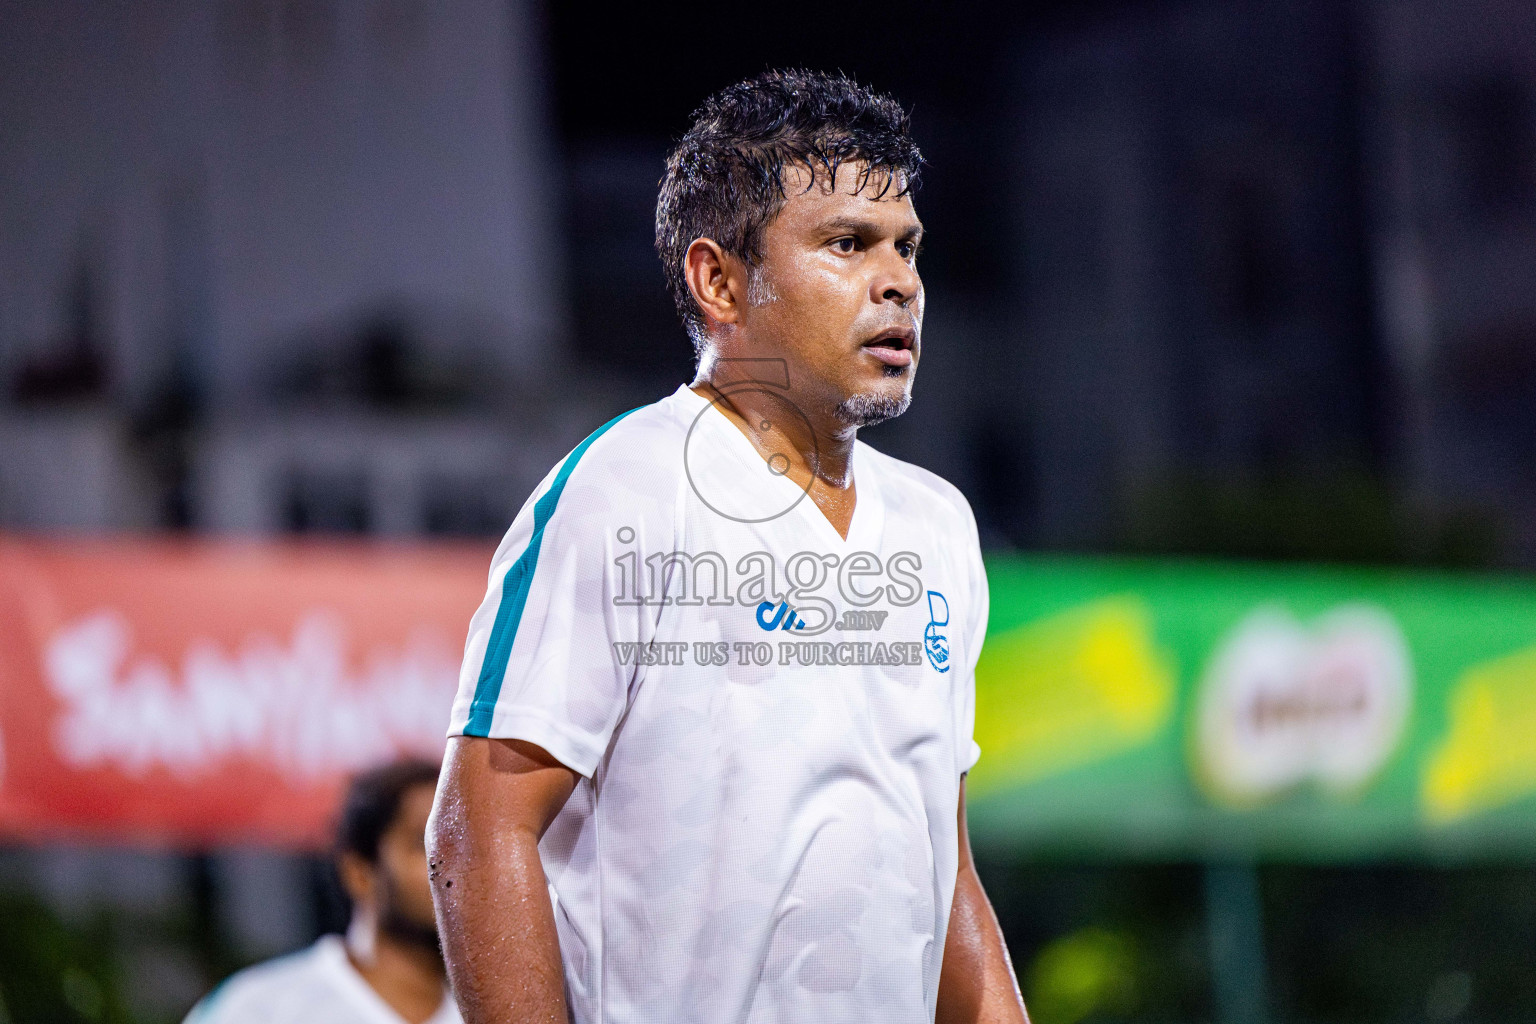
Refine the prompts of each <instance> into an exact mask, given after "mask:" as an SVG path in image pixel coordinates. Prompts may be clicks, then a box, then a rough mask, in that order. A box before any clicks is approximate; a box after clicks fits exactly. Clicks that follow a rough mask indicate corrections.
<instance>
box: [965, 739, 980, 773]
mask: <svg viewBox="0 0 1536 1024" xmlns="http://www.w3.org/2000/svg"><path fill="white" fill-rule="evenodd" d="M980 760H981V744H979V743H977V742H976V741H975V740H971V742H970V749H968V750H967V751H966V752H965V754H964V756H962V757H961V758H960V774H961V775H964V774H965V773H966V772H968V771H970V770H971V769H972V768H974V767H976V762H977V761H980Z"/></svg>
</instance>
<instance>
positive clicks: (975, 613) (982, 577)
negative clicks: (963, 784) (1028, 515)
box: [954, 499, 990, 775]
mask: <svg viewBox="0 0 1536 1024" xmlns="http://www.w3.org/2000/svg"><path fill="white" fill-rule="evenodd" d="M962 501H963V499H962ZM963 508H964V512H965V520H966V526H967V528H968V530H969V535H968V537H967V552H966V564H967V567H968V573H967V575H968V576H969V580H968V583H969V594H970V599H969V600H968V601H967V602H966V607H967V609H968V611H969V618H968V619H967V623H966V625H967V632H966V637H965V640H966V644H965V664H964V666H963V667H964V671H962V672H960V673H959V674H958V675H957V676H956V678H955V683H954V685H955V694H954V704H955V756H956V758H957V766H956V767H957V768H958V769H959V772H960V774H961V775H964V774H965V773H966V772H968V771H970V770H971V769H972V768H974V767H975V766H976V762H977V761H978V760H980V758H981V747H980V746H979V745H978V744H977V743H976V664H977V662H978V661H979V660H980V658H981V647H982V644H983V642H984V641H985V640H986V636H987V614H988V601H989V600H990V594H989V591H988V588H987V570H986V566H985V564H984V563H983V562H982V559H981V541H980V538H979V536H978V534H977V530H976V519H975V517H974V516H973V515H972V514H971V510H970V506H969V505H963Z"/></svg>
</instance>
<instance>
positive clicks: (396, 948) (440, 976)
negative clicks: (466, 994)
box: [347, 921, 446, 1024]
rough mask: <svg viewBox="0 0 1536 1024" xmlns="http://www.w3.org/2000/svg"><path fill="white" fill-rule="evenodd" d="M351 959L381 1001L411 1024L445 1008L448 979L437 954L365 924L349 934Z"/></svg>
mask: <svg viewBox="0 0 1536 1024" xmlns="http://www.w3.org/2000/svg"><path fill="white" fill-rule="evenodd" d="M347 959H348V960H350V961H351V962H352V966H353V967H354V968H356V970H357V973H358V974H360V975H362V976H363V980H364V981H366V982H368V985H369V987H370V988H372V989H373V990H374V991H375V992H377V993H378V994H379V998H380V999H383V1000H384V1002H386V1003H388V1004H389V1006H390V1008H391V1009H393V1010H394V1011H395V1012H396V1013H398V1014H399V1015H400V1016H401V1017H402V1018H404V1019H405V1020H406V1021H407V1022H409V1024H423V1022H424V1021H427V1020H429V1019H430V1018H431V1017H432V1015H433V1014H435V1013H436V1012H437V1011H438V1009H439V1008H440V1007H441V1006H442V1004H443V998H444V991H445V989H444V986H445V980H446V975H445V973H444V970H443V960H442V957H441V956H439V955H438V954H437V953H436V952H435V951H433V950H429V949H424V948H421V947H419V946H416V945H414V944H411V943H405V942H400V941H398V940H396V939H394V938H391V937H390V936H389V935H387V934H385V933H383V932H381V931H379V930H378V929H377V928H375V927H370V926H369V924H368V923H366V922H365V923H363V924H362V926H361V927H359V922H357V921H354V922H353V923H352V927H351V928H349V929H348V930H347Z"/></svg>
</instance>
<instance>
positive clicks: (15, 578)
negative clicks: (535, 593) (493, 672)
mask: <svg viewBox="0 0 1536 1024" xmlns="http://www.w3.org/2000/svg"><path fill="white" fill-rule="evenodd" d="M490 555H491V551H490V549H489V548H488V547H486V546H483V545H467V544H466V545H409V546H407V545H390V544H364V543H334V542H328V543H303V542H283V543H256V542H249V543H240V542H234V543H231V542H210V541H168V540H110V541H107V540H101V541H97V540H67V541H66V540H34V539H18V538H4V537H0V836H4V837H6V838H8V839H12V840H15V839H20V840H23V841H29V842H32V841H36V842H43V841H51V840H58V839H72V840H89V841H97V840H100V841H111V842H134V843H148V844H158V845H177V846H206V845H221V844H229V843H257V844H263V845H276V846H313V845H317V844H322V843H324V842H326V841H327V839H328V835H329V832H328V830H329V828H330V825H331V819H332V816H333V815H334V813H335V810H336V800H337V796H338V794H339V792H340V789H341V786H342V785H343V784H344V782H345V780H346V778H347V777H348V776H349V775H350V774H351V773H353V772H355V771H357V770H359V769H362V768H367V767H370V766H372V765H375V764H379V763H381V762H384V761H388V760H391V759H393V758H396V757H399V756H401V755H403V754H420V755H424V756H427V757H430V758H437V757H439V756H441V753H442V749H443V744H444V739H443V737H444V734H445V732H446V730H447V725H448V711H449V706H450V704H451V703H452V699H453V694H454V689H455V686H456V684H457V678H458V670H459V661H460V656H461V653H462V650H463V644H464V636H465V633H466V631H467V629H468V625H469V618H470V615H471V614H472V613H473V612H474V609H475V605H476V603H477V602H478V601H479V600H480V597H481V595H482V594H483V592H484V589H485V582H486V573H487V571H488V569H489V567H490Z"/></svg>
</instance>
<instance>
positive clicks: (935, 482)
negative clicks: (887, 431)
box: [858, 441, 976, 536]
mask: <svg viewBox="0 0 1536 1024" xmlns="http://www.w3.org/2000/svg"><path fill="white" fill-rule="evenodd" d="M858 444H859V455H860V457H861V458H863V459H865V460H866V461H867V462H868V463H869V464H870V465H871V466H872V467H873V468H874V469H875V471H876V472H877V473H878V474H879V486H880V489H881V491H882V492H883V495H884V498H885V504H886V508H887V510H894V511H896V512H897V513H898V514H901V513H905V514H908V515H911V516H913V517H914V518H918V519H922V520H925V521H927V522H930V523H932V524H933V525H934V526H936V527H940V528H945V527H951V528H955V529H960V530H963V531H965V532H966V533H969V534H971V535H972V536H974V535H975V532H976V518H975V516H974V515H973V514H972V513H971V503H970V502H969V501H967V500H966V498H965V495H964V494H962V493H961V492H960V488H958V487H956V486H955V485H954V484H952V483H950V482H949V481H948V480H946V479H944V478H943V477H942V476H940V475H939V474H937V473H935V472H933V471H932V470H930V469H924V468H923V467H922V466H919V465H917V464H916V463H912V462H904V461H902V460H901V459H898V458H896V457H895V456H893V455H887V454H885V453H884V452H882V451H880V450H879V449H878V448H875V447H873V446H871V445H868V444H865V443H864V442H863V441H860V442H858Z"/></svg>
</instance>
